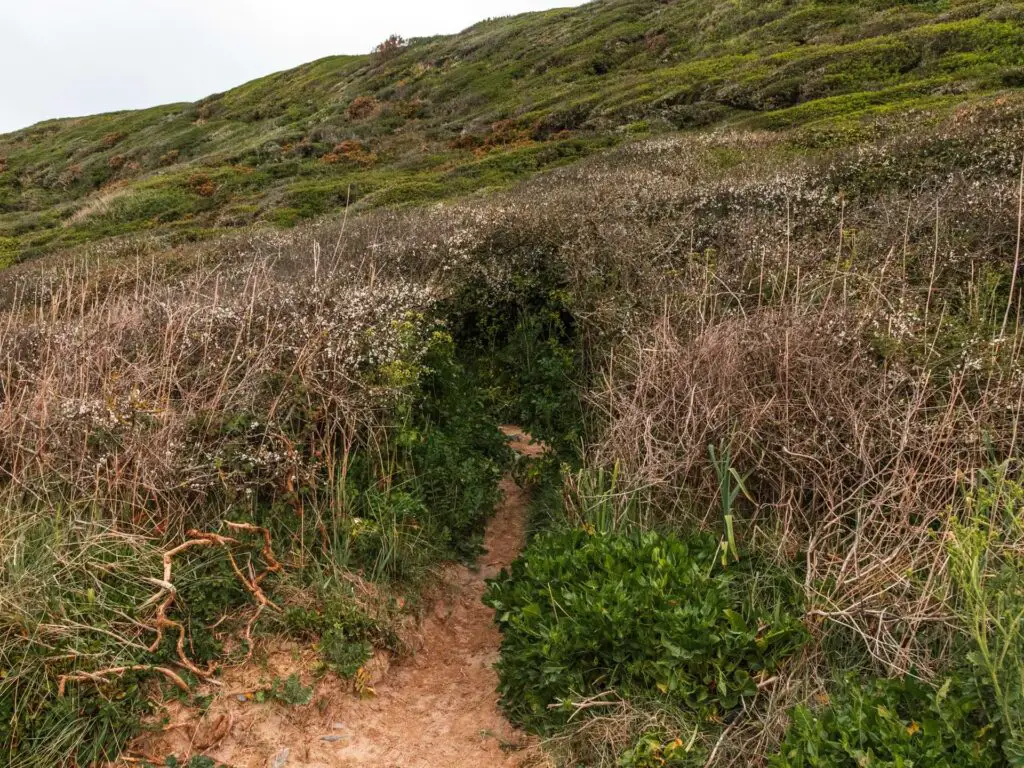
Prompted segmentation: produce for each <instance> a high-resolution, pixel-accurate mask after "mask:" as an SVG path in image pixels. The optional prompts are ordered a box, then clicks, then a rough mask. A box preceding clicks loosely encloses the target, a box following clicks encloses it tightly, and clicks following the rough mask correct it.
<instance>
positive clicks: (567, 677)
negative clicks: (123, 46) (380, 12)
mask: <svg viewBox="0 0 1024 768" xmlns="http://www.w3.org/2000/svg"><path fill="white" fill-rule="evenodd" d="M1022 34H1024V8H1022V7H1021V6H1018V5H1014V4H1009V3H1003V4H998V5H997V4H995V3H934V4H933V3H914V4H903V5H893V4H890V3H881V2H878V3H873V4H869V3H824V2H819V3H809V2H799V1H797V2H791V3H760V4H758V3H754V2H745V1H744V2H734V3H728V4H723V3H712V2H676V3H671V2H666V3H655V2H624V1H621V0H620V1H619V2H598V3H593V4H591V5H588V6H585V7H583V8H580V9H576V10H573V11H552V12H549V13H544V14H532V15H527V16H523V17H518V18H514V19H502V20H496V21H490V22H486V23H483V24H480V25H478V26H476V27H473V28H472V29H470V30H467V31H466V32H464V33H463V34H461V35H458V36H455V37H450V38H438V39H434V40H422V41H414V42H413V43H411V44H410V45H409V46H408V47H406V48H402V49H400V50H397V51H394V52H393V53H392V54H391V55H381V54H374V55H371V56H367V57H348V58H339V59H331V60H326V61H322V62H318V63H315V64H312V65H309V66H307V67H303V68H300V69H298V70H295V71H293V72H289V73H283V74H280V75H275V76H272V77H270V78H266V79H264V80H261V81H258V82H256V83H251V84H249V85H246V86H243V87H242V88H239V89H237V90H235V91H232V92H230V93H227V94H223V95H220V96H216V97H211V98H210V99H207V100H204V101H203V102H201V103H199V104H196V105H177V106H171V107H164V108H159V109H155V110H149V111H143V112H137V113H129V114H119V115H108V116H100V117H95V118H84V119H82V120H75V121H57V122H52V123H46V124H42V125H40V126H36V127H34V128H32V129H29V130H27V131H24V132H21V133H18V134H13V135H10V136H6V137H3V139H2V142H3V146H4V147H5V149H4V150H3V152H4V155H3V157H4V161H3V168H4V171H3V175H2V176H0V179H3V180H4V184H5V185H6V186H5V187H3V189H5V190H6V191H5V192H4V195H5V196H4V197H3V198H0V206H3V212H2V214H0V226H2V227H3V228H4V229H3V233H2V237H3V238H5V239H4V240H2V241H0V243H3V245H2V248H3V249H4V250H3V251H2V253H3V254H4V258H6V259H8V260H19V263H15V264H11V265H9V266H6V267H5V268H4V269H2V270H0V762H3V763H4V764H6V765H11V766H13V767H15V768H50V767H51V766H55V765H56V766H62V767H63V766H67V768H84V767H85V766H90V767H91V766H105V765H107V764H108V761H116V760H117V759H118V758H119V756H120V757H121V758H124V761H123V762H125V763H129V764H141V765H151V766H159V765H166V766H173V765H185V764H187V765H189V766H190V768H209V766H211V765H217V761H218V760H227V758H226V757H224V754H225V753H224V752H223V750H222V749H221V747H220V746H218V744H217V741H216V739H214V740H210V741H207V740H201V739H198V738H194V737H195V736H196V735H197V734H198V733H199V731H198V730H195V729H197V728H198V725H197V724H198V723H200V722H201V721H202V720H203V719H204V717H205V713H207V712H209V711H210V707H211V702H213V703H216V701H217V700H218V697H224V696H230V697H235V696H236V694H237V691H234V690H230V691H228V690H221V689H220V688H219V687H218V685H217V683H218V682H221V681H223V680H224V679H225V676H224V674H223V673H224V670H225V669H227V668H230V667H239V668H241V669H246V668H248V666H249V665H255V666H260V665H262V664H263V663H264V662H265V661H266V659H267V658H269V655H270V654H271V653H272V649H274V648H280V647H281V644H282V643H291V644H301V645H302V646H304V647H306V648H309V649H310V650H309V654H310V656H309V657H310V658H314V657H315V660H316V661H315V663H314V664H312V665H309V668H304V669H303V677H302V679H301V680H300V679H299V678H298V677H297V678H296V679H295V680H291V679H288V680H282V679H275V680H272V681H266V682H267V685H266V686H265V687H262V688H260V689H259V690H257V691H254V692H252V693H253V698H251V699H248V698H247V699H246V703H245V704H244V705H243V706H244V707H246V708H249V709H250V710H251V711H254V710H255V709H256V708H258V707H274V708H279V709H280V708H284V707H300V708H306V709H305V710H304V713H305V714H301V713H300V716H299V717H297V718H296V720H299V721H302V720H303V719H304V718H305V717H306V715H309V718H308V722H310V723H315V726H314V727H316V728H320V727H321V725H322V723H323V722H324V718H325V717H326V715H325V712H327V711H329V710H330V707H331V706H334V705H335V704H337V705H339V706H342V707H348V706H350V705H351V706H354V705H355V704H356V702H355V701H354V700H351V701H350V700H349V698H348V696H349V693H350V692H352V693H358V694H360V695H362V694H365V693H368V691H367V690H366V685H367V679H368V678H367V674H368V673H367V671H366V667H367V666H368V665H370V664H371V663H372V660H373V659H374V657H375V655H379V654H385V653H387V654H393V655H395V656H396V657H399V658H401V657H403V656H407V655H408V654H410V653H411V652H412V650H413V648H415V647H416V646H415V642H416V632H417V630H416V627H417V623H418V622H420V621H422V620H423V618H424V615H425V614H426V612H427V611H429V609H430V606H431V602H430V600H431V596H432V595H436V594H437V593H438V591H439V590H438V579H439V578H443V577H441V576H439V574H443V573H445V572H446V566H445V564H446V563H450V562H451V561H453V560H463V561H466V560H473V559H474V558H476V557H477V555H478V554H479V549H480V542H481V534H482V532H483V530H484V527H485V525H486V523H487V521H488V518H489V517H490V516H491V514H492V512H493V510H494V508H495V503H496V501H497V499H498V497H499V495H500V490H499V480H500V478H501V477H502V475H503V473H505V472H510V473H512V475H513V477H514V478H515V479H516V481H517V482H519V483H520V484H521V485H522V486H523V487H524V488H525V489H527V490H528V492H529V494H530V496H531V498H532V502H531V504H532V506H531V509H530V520H529V526H530V529H531V539H530V542H529V543H528V546H527V548H526V549H525V551H524V553H523V556H522V557H521V558H520V559H519V560H517V562H516V563H515V564H514V565H513V566H512V567H511V569H510V570H509V571H507V572H504V573H503V574H501V575H500V576H499V577H497V578H496V579H494V580H492V581H491V582H490V585H489V588H488V592H487V595H486V602H487V603H488V604H489V605H490V606H491V607H493V608H494V609H495V610H496V621H497V623H498V626H499V628H500V629H501V632H502V647H501V659H500V662H499V664H498V666H497V670H498V674H499V678H500V679H499V693H500V696H501V705H502V707H503V708H504V711H505V712H506V713H507V715H508V717H509V719H510V720H511V721H512V722H513V723H514V724H516V725H518V726H521V727H523V728H524V729H526V730H528V731H530V732H532V733H534V734H538V735H540V736H543V737H546V738H547V739H548V740H547V741H546V742H545V749H546V750H547V752H548V755H549V756H550V757H551V759H552V761H553V762H554V763H555V764H556V765H559V766H599V767H601V768H605V767H608V768H610V767H611V766H615V768H656V767H664V766H669V767H671V768H700V767H705V768H707V767H711V766H723V767H724V766H730V765H751V766H770V768H824V767H825V766H828V767H829V768H832V767H833V766H835V767H837V768H864V766H875V765H886V766H910V765H914V766H937V767H939V768H961V766H983V767H989V768H1012V767H1013V766H1020V765H1022V764H1024V715H1022V712H1024V709H1022V707H1021V702H1024V522H1022V521H1024V516H1022V513H1024V447H1022V440H1021V436H1022V434H1024V364H1022V360H1024V293H1022V289H1024V280H1022V278H1021V276H1022V274H1024V270H1022V259H1024V240H1022V238H1024V144H1022V141H1024V139H1022V137H1024V92H1022V91H1021V90H1020V89H1019V88H1018V87H1017V86H1019V85H1021V81H1020V77H1021V71H1022V70H1021V66H1022V62H1021V60H1020V59H1021V57H1022V56H1024V46H1022V45H1021V41H1020V36H1021V35H1022ZM612 145H614V146H612ZM582 155H590V156H589V157H585V158H583V157H581V156H582ZM577 159H578V162H572V163H571V164H570V161H572V160H577ZM560 164H564V165H565V166H566V167H561V168H553V169H552V170H551V171H550V172H547V173H539V174H538V173H535V172H536V171H537V170H539V169H541V168H546V167H548V166H553V165H560ZM68 174H70V175H68ZM526 176H532V178H524V177H526ZM499 186H500V187H503V188H502V189H498V190H489V191H488V192H487V193H486V194H485V193H483V190H484V189H485V188H488V189H489V188H491V187H499ZM473 190H481V192H480V193H479V194H475V195H466V193H467V192H471V191H473ZM449 197H451V198H457V199H452V200H445V201H444V202H443V203H441V204H438V205H430V206H422V205H421V206H415V205H401V204H403V203H412V202H418V201H423V200H431V199H435V200H436V199H441V198H449ZM346 203H347V204H348V205H349V206H351V208H352V210H351V212H350V213H349V214H348V215H344V216H342V215H333V216H332V215H327V216H323V217H320V218H318V219H316V220H315V221H310V222H300V220H301V219H304V218H307V217H314V216H316V215H317V214H322V213H323V214H330V213H332V212H336V213H339V214H340V212H341V211H342V210H343V209H344V207H345V205H346ZM261 221H262V222H267V223H269V224H271V225H278V226H280V227H287V230H283V229H277V228H274V227H273V226H264V227H257V228H252V227H245V225H248V224H251V223H254V222H261ZM292 225H294V226H292ZM241 227H244V228H242V229H238V230H237V231H232V229H233V228H241ZM214 234H216V235H218V236H217V237H208V235H214ZM193 240H197V242H193ZM82 243H85V244H90V243H92V245H88V246H87V247H80V248H77V247H71V246H75V245H78V244H82ZM29 256H36V257H35V258H27V257H29ZM503 422H504V423H507V422H511V423H517V424H520V425H522V426H523V427H525V428H527V429H528V430H529V431H531V433H533V434H534V435H536V436H538V437H540V438H542V439H543V440H544V441H545V442H546V443H547V444H548V445H549V446H550V448H551V451H550V452H549V453H547V454H544V455H541V456H538V457H534V458H531V459H523V460H520V461H517V462H515V463H513V462H512V460H511V457H510V455H509V451H508V449H507V446H506V445H505V443H504V441H503V438H502V435H501V433H500V432H499V431H498V430H497V429H496V427H495V425H496V424H499V423H503ZM307 684H308V687H307ZM332 702H333V704H332ZM171 712H173V713H175V714H174V717H173V718H170V715H169V713H171ZM345 717H347V716H345ZM327 719H328V720H333V719H334V718H333V717H331V718H327ZM172 720H173V723H174V727H175V728H177V727H178V725H181V726H182V727H183V728H184V729H185V730H184V731H183V734H185V735H188V736H189V738H186V739H184V741H183V742H182V743H184V744H187V750H186V751H181V750H179V751H178V753H177V754H175V755H167V754H164V752H166V751H167V750H162V751H161V752H160V753H159V754H158V753H155V752H153V751H152V750H150V751H147V750H146V745H147V744H151V743H153V742H151V741H147V740H146V739H145V738H142V739H141V740H140V739H139V737H140V735H141V734H145V733H147V732H149V733H150V734H153V733H160V732H161V731H163V730H165V725H167V724H168V723H170V722H171V721H172ZM224 722H225V727H226V728H227V730H228V731H229V732H231V731H232V729H234V736H235V737H236V738H240V739H246V738H248V737H247V736H246V733H247V731H246V726H245V725H244V723H235V724H234V725H232V722H230V721H224ZM189 729H192V730H189ZM310 734H311V735H310V737H309V739H310V741H318V740H319V739H320V737H321V735H322V734H321V732H320V731H316V732H310ZM401 736H402V738H401V739H397V738H396V739H395V743H400V744H403V745H404V744H408V748H409V749H410V750H414V749H416V741H415V739H414V738H411V737H409V736H408V734H404V733H403V734H401ZM183 738H184V737H183ZM228 738H230V736H229V737H228ZM504 746H508V747H510V748H511V747H512V746H513V744H512V743H511V742H510V743H509V744H508V745H504ZM331 749H337V750H339V752H338V753H337V755H336V756H337V757H338V759H343V757H344V754H343V750H344V744H342V743H341V742H338V743H337V745H336V746H335V745H334V742H331ZM275 753H276V752H275ZM296 754H298V753H297V752H293V755H296ZM293 759H296V758H293ZM331 759H332V760H333V759H334V756H332V757H331ZM262 762H263V763H265V762H266V761H262ZM114 764H115V765H116V764H118V763H116V762H114Z"/></svg>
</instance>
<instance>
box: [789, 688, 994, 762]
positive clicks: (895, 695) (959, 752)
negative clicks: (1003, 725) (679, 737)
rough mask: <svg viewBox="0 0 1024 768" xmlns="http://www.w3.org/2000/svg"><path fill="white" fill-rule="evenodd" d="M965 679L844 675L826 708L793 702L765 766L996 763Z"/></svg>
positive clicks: (991, 739) (977, 704)
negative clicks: (866, 679) (932, 681)
mask: <svg viewBox="0 0 1024 768" xmlns="http://www.w3.org/2000/svg"><path fill="white" fill-rule="evenodd" d="M968 688H969V686H963V685H960V684H955V683H954V681H952V680H950V681H947V682H946V683H945V684H944V685H943V686H942V687H941V688H940V689H939V690H935V689H934V688H932V687H931V686H929V685H927V684H925V683H922V682H920V681H918V680H914V679H913V678H909V677H908V678H906V679H904V680H875V681H872V682H870V683H866V684H856V683H852V682H848V683H847V684H846V685H845V686H844V688H843V690H842V691H841V692H840V693H839V694H838V695H837V697H836V699H835V701H834V702H833V703H832V705H831V706H829V707H828V708H826V709H824V710H822V711H820V712H814V711H812V710H811V709H809V708H808V707H803V706H801V707H798V708H797V709H796V711H795V712H794V713H793V724H792V726H791V727H790V729H789V732H788V733H787V734H786V739H785V741H784V743H783V745H782V747H781V749H780V750H779V752H778V754H776V755H774V756H772V758H771V760H770V761H769V765H770V766H771V768H845V766H849V768H861V767H862V766H879V768H881V767H882V766H891V767H892V768H912V767H913V766H928V768H961V767H962V766H968V765H969V766H977V767H978V768H983V767H984V766H999V765H1005V764H1006V763H1003V762H1002V761H1001V756H1000V754H999V750H998V748H997V745H996V743H995V738H994V733H993V732H992V729H991V726H990V725H987V724H985V723H984V719H983V718H981V717H980V716H979V712H980V701H979V700H978V698H977V697H976V696H973V695H971V694H970V693H969V692H968Z"/></svg>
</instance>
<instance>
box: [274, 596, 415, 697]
mask: <svg viewBox="0 0 1024 768" xmlns="http://www.w3.org/2000/svg"><path fill="white" fill-rule="evenodd" d="M284 626H285V628H286V629H287V631H288V632H289V634H291V635H292V636H293V637H296V638H299V639H303V640H318V641H319V642H318V643H317V650H318V651H319V652H320V658H321V659H322V661H323V663H324V666H325V667H326V668H328V669H330V670H331V671H332V672H334V673H336V674H338V675H340V676H341V677H345V678H350V677H353V676H354V675H355V674H356V672H357V671H358V670H359V668H360V667H361V666H363V664H364V663H366V661H367V660H368V659H369V658H370V657H371V656H372V655H373V649H374V646H379V647H383V648H388V649H390V650H398V644H397V639H396V638H395V637H394V635H393V634H392V633H391V632H390V631H389V630H388V629H387V628H386V627H385V626H384V624H383V623H382V622H380V621H377V620H375V619H374V618H372V617H371V616H369V615H367V613H366V612H365V611H363V610H362V609H360V608H359V607H358V606H357V605H356V604H355V602H354V601H353V600H352V598H351V596H348V595H343V594H330V595H328V596H327V597H326V598H325V600H324V601H323V603H322V605H321V607H319V608H318V609H315V610H314V609H309V608H298V607H293V608H289V609H287V610H286V611H285V615H284Z"/></svg>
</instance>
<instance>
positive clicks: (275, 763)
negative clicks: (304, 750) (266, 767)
mask: <svg viewBox="0 0 1024 768" xmlns="http://www.w3.org/2000/svg"><path fill="white" fill-rule="evenodd" d="M290 754H291V750H290V749H288V747H285V748H284V749H282V750H281V751H280V752H278V753H277V755H275V757H274V759H273V760H271V761H270V768H284V767H285V766H286V765H287V764H288V755H290Z"/></svg>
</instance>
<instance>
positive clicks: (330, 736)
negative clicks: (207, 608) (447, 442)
mask: <svg viewBox="0 0 1024 768" xmlns="http://www.w3.org/2000/svg"><path fill="white" fill-rule="evenodd" d="M502 429H503V431H504V432H505V433H506V434H507V435H509V437H510V443H511V445H512V447H513V448H514V449H515V450H517V451H519V452H520V453H525V454H536V453H537V452H538V451H540V450H542V449H541V448H540V446H538V445H537V444H535V443H531V441H530V440H529V438H528V437H527V436H525V435H523V434H522V433H521V431H520V430H518V429H516V428H515V427H503V428H502ZM502 490H503V492H504V501H503V502H502V504H501V505H500V506H499V508H498V510H497V512H496V514H495V516H494V518H493V519H492V520H491V522H490V525H489V526H488V528H487V533H486V539H485V546H486V554H484V555H483V556H482V557H481V559H480V561H479V562H478V564H477V567H476V568H474V569H470V568H466V567H464V566H450V567H449V568H448V569H447V571H446V573H445V582H446V589H445V590H443V592H444V594H445V595H446V597H445V598H443V599H439V601H438V602H437V603H436V604H435V605H434V607H433V609H432V610H431V611H430V612H429V613H428V615H427V618H426V619H425V620H424V622H423V625H422V626H421V627H420V638H421V639H420V643H419V645H420V648H419V651H418V652H417V653H416V654H415V655H414V656H412V657H411V658H408V659H405V660H402V661H401V662H396V663H394V664H388V663H387V662H386V661H385V660H384V658H383V657H378V658H377V659H375V661H374V663H373V664H371V665H370V666H371V668H372V669H371V675H372V678H373V679H372V680H371V683H372V685H373V689H374V691H375V695H374V696H372V697H369V698H360V697H358V696H356V695H354V694H353V692H352V685H351V683H348V682H345V681H342V680H339V679H337V678H335V677H333V676H327V677H324V678H322V679H320V680H319V681H317V682H316V684H315V691H314V697H313V701H312V703H310V704H309V705H306V706H300V707H284V706H280V705H277V704H258V703H256V702H253V701H251V700H248V699H246V700H244V701H242V700H240V697H241V698H245V697H244V696H241V693H242V692H248V691H252V690H257V689H260V688H263V687H266V685H267V684H268V683H269V682H270V681H271V680H272V679H273V678H275V677H276V678H278V679H284V678H287V677H288V676H289V675H291V674H292V673H299V674H300V676H301V677H302V679H303V681H304V682H306V683H307V684H310V682H311V677H310V675H309V674H308V670H310V669H311V668H312V667H313V665H314V664H315V662H316V654H315V652H314V651H313V650H312V649H310V648H305V647H301V646H299V645H297V644H293V643H290V644H289V643H282V644H278V645H276V646H275V647H273V648H272V649H270V650H269V651H268V653H267V655H266V658H265V660H261V662H260V663H258V664H257V663H256V662H253V663H251V664H249V665H246V666H244V667H241V668H238V669H233V670H228V671H226V672H225V673H224V675H223V677H222V683H223V686H222V687H221V688H219V689H218V691H217V693H216V695H215V698H214V701H213V703H212V704H211V706H210V707H209V708H208V710H207V711H206V712H205V714H200V713H196V712H194V711H192V710H187V709H185V708H184V707H181V706H179V705H173V704H172V705H171V706H170V707H169V715H170V724H169V725H168V727H166V728H165V729H163V731H162V732H160V733H157V734H152V735H149V736H147V737H145V738H144V739H142V740H141V741H140V743H139V744H138V745H137V749H136V750H135V751H134V752H133V753H134V754H145V755H147V756H149V757H151V758H156V757H158V756H162V755H170V754H176V755H179V756H182V755H194V754H202V755H206V756H208V757H211V758H213V759H214V760H217V761H220V762H222V763H225V764H227V765H229V766H231V767H232V768H267V767H271V768H292V767H293V766H294V767H296V768H298V767H301V768H327V766H331V768H335V767H338V766H353V767H355V766H359V767H360V768H398V767H401V768H485V767H490V766H520V767H522V768H526V767H527V766H542V765H546V762H545V760H544V757H543V755H542V753H541V751H540V749H539V748H538V747H537V745H536V742H535V741H534V740H533V739H531V738H529V737H528V736H526V735H525V734H523V733H522V732H520V731H518V730H516V729H515V728H513V727H512V726H511V725H510V724H509V722H508V721H507V720H506V719H505V717H504V716H503V715H502V713H501V711H500V709H499V708H498V696H497V693H496V687H497V682H498V681H497V675H496V673H495V671H494V669H493V665H494V662H495V661H497V659H498V649H499V645H500V643H501V635H500V633H499V632H498V630H497V628H496V627H495V625H494V615H493V611H492V610H491V609H490V608H488V607H486V606H485V605H484V604H483V603H482V602H481V597H482V596H483V592H484V587H485V585H484V580H485V579H488V578H491V577H493V576H494V575H496V574H497V573H498V572H499V571H500V570H501V569H502V568H503V567H505V566H507V565H509V564H510V563H511V562H512V561H513V560H514V559H515V557H516V555H517V554H518V553H519V551H520V549H521V548H522V546H523V543H524V540H525V519H526V503H527V499H526V498H525V495H524V492H523V491H522V489H520V488H519V487H518V486H517V485H516V484H515V483H514V482H512V481H511V479H509V478H507V477H506V478H505V480H503V481H502ZM157 764H158V765H159V764H160V763H157Z"/></svg>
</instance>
